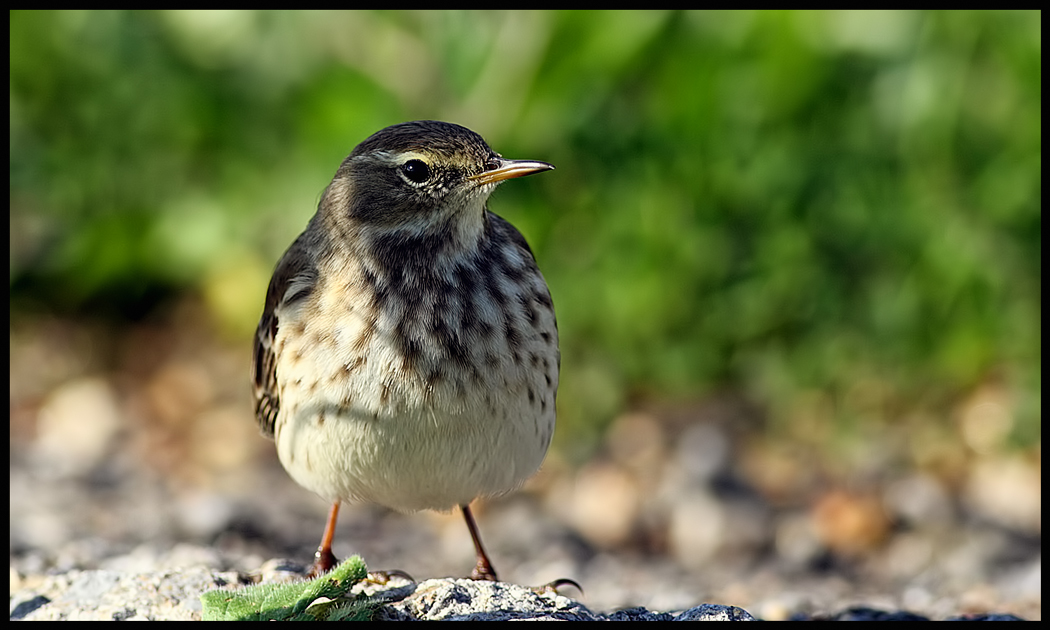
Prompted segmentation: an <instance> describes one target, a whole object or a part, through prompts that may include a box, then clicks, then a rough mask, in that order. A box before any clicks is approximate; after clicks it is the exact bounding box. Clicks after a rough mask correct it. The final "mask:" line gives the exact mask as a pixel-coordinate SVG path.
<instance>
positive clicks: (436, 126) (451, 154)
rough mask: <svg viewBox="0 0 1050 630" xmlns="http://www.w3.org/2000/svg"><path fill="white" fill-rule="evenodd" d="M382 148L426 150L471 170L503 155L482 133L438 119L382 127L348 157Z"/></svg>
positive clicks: (397, 150) (386, 149)
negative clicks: (490, 145)
mask: <svg viewBox="0 0 1050 630" xmlns="http://www.w3.org/2000/svg"><path fill="white" fill-rule="evenodd" d="M381 152H387V153H408V152H420V153H426V154H430V155H433V156H436V157H438V158H439V159H441V160H442V161H445V162H447V163H451V164H455V165H457V166H459V167H460V168H463V169H465V170H467V171H468V172H470V171H476V170H480V169H481V168H483V167H484V165H485V164H487V163H488V162H490V161H491V160H492V159H494V158H498V157H499V155H498V154H497V153H496V152H495V151H493V150H492V149H491V148H490V147H489V145H488V143H487V142H485V139H484V138H482V137H481V136H480V135H478V134H476V133H474V132H473V131H471V130H470V129H467V128H466V127H463V126H460V125H457V124H454V123H447V122H441V121H438V120H417V121H413V122H406V123H400V124H397V125H391V126H390V127H387V128H386V129H381V130H379V131H377V132H375V133H374V134H372V135H371V136H369V137H368V138H366V139H365V140H364V141H363V142H361V144H359V145H357V147H356V148H355V149H354V150H353V152H352V153H351V154H350V156H349V158H348V160H353V159H354V158H356V157H359V156H363V155H368V154H370V153H372V154H374V153H381Z"/></svg>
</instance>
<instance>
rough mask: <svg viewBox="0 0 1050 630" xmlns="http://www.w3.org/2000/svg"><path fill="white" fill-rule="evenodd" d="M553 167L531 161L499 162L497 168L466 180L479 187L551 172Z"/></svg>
mask: <svg viewBox="0 0 1050 630" xmlns="http://www.w3.org/2000/svg"><path fill="white" fill-rule="evenodd" d="M553 168H554V166H552V165H551V164H547V163H546V162H536V161H533V160H501V161H500V165H499V168H494V169H492V170H490V171H485V172H483V173H478V174H477V175H471V176H470V177H468V178H467V179H468V180H470V181H472V182H474V183H475V184H477V185H479V186H481V185H484V184H496V183H499V182H502V181H503V180H505V179H511V178H513V177H524V176H526V175H532V174H533V173H540V172H542V171H549V170H552V169H553Z"/></svg>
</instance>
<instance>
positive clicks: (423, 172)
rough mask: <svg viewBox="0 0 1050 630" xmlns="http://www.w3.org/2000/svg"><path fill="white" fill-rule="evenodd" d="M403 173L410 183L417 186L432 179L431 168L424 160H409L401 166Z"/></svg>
mask: <svg viewBox="0 0 1050 630" xmlns="http://www.w3.org/2000/svg"><path fill="white" fill-rule="evenodd" d="M401 172H402V173H404V174H405V177H407V178H408V179H409V180H410V181H413V182H415V183H417V184H422V183H423V182H425V181H427V180H428V179H430V167H429V166H427V163H426V162H424V161H423V160H409V161H407V162H405V163H404V164H402V165H401Z"/></svg>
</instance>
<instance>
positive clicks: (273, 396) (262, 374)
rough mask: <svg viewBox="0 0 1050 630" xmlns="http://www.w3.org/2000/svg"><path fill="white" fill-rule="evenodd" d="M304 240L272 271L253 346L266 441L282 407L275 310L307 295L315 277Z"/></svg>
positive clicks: (261, 427) (258, 406)
mask: <svg viewBox="0 0 1050 630" xmlns="http://www.w3.org/2000/svg"><path fill="white" fill-rule="evenodd" d="M305 237H306V234H305V233H304V234H302V235H300V236H299V238H298V239H296V240H295V242H294V243H292V245H291V247H289V248H288V251H286V252H285V253H284V256H282V257H281V260H280V261H279V262H278V263H277V267H276V268H275V269H274V272H273V277H272V278H271V279H270V288H269V289H268V290H267V291H266V306H265V308H264V309H263V314H262V317H260V318H259V327H258V328H257V329H256V331H255V343H254V344H253V347H252V390H253V393H254V394H255V418H256V420H258V422H259V430H260V432H262V434H263V435H265V436H266V437H269V438H272V437H273V431H274V423H275V422H276V421H277V412H278V411H279V410H280V407H281V401H280V392H279V391H278V388H277V356H276V354H275V352H274V339H275V338H276V337H277V328H278V327H279V326H280V325H281V322H280V321H278V319H279V318H278V311H279V310H283V309H281V308H280V307H282V306H284V305H287V304H289V303H291V302H294V301H296V300H301V299H303V298H305V297H306V296H307V295H309V293H310V291H311V290H313V287H314V285H315V281H316V278H317V268H316V266H315V264H314V262H313V258H312V256H310V254H309V248H308V247H307V246H306V238H305Z"/></svg>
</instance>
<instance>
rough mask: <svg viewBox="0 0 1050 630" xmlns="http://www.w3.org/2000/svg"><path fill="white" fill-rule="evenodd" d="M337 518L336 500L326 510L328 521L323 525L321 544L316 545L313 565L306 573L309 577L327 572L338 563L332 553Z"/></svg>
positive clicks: (337, 502)
mask: <svg viewBox="0 0 1050 630" xmlns="http://www.w3.org/2000/svg"><path fill="white" fill-rule="evenodd" d="M338 519H339V501H336V502H335V503H333V504H332V509H331V510H330V511H329V512H328V523H327V524H326V525H325V527H324V535H323V536H321V544H320V545H318V547H317V553H315V554H314V565H313V567H311V569H310V573H309V574H308V575H309V576H310V577H317V576H319V575H322V574H324V573H328V572H329V571H331V570H332V568H333V567H334V566H335V565H337V564H339V561H338V560H336V557H335V554H333V553H332V539H333V538H334V537H335V522H336V521H337V520H338Z"/></svg>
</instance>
